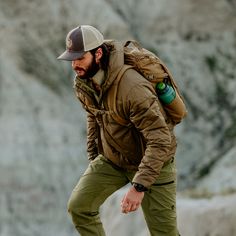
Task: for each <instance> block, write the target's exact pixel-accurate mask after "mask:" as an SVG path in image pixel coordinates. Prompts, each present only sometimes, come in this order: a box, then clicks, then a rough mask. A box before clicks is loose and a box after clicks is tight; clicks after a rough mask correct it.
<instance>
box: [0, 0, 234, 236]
mask: <svg viewBox="0 0 236 236" xmlns="http://www.w3.org/2000/svg"><path fill="white" fill-rule="evenodd" d="M235 6H236V4H235V1H234V0H231V1H230V0H228V1H226V0H225V1H220V0H216V1H212V0H205V1H197V2H195V1H193V0H179V1H170V0H165V1H164V0H147V1H141V0H140V1H137V0H135V1H134V0H129V1H125V0H124V1H123V0H120V1H115V0H106V1H105V0H91V1H87V0H79V1H77V0H70V1H67V0H61V1H55V0H50V1H49V0H42V1H40V2H37V1H31V0H22V1H19V2H15V1H13V0H8V1H1V2H0V44H1V50H0V132H1V136H0V150H1V151H0V173H1V178H0V188H1V193H0V209H1V210H0V235H1V236H12V235H17V236H21V235H22V236H27V235H30V236H31V235H59V236H60V235H61V236H64V235H68V234H70V235H76V233H75V232H74V229H73V226H72V225H71V224H70V220H69V219H68V216H67V213H66V201H67V199H68V197H69V194H70V191H71V189H72V188H73V186H74V184H75V183H76V182H77V180H78V178H79V176H80V174H81V171H82V170H83V169H84V168H85V166H86V165H87V161H86V148H85V144H86V140H85V132H86V124H85V114H84V112H83V111H82V109H81V106H80V104H79V103H78V102H77V101H76V99H75V96H74V94H73V90H72V78H73V73H72V72H71V69H70V65H69V64H68V63H63V62H58V61H57V60H56V57H57V56H58V55H59V54H60V53H61V52H62V51H63V50H64V39H65V35H66V33H67V32H68V31H69V30H70V29H71V28H73V27H75V26H77V25H78V24H92V25H94V26H97V27H98V28H99V29H100V30H101V31H102V32H103V33H104V34H105V36H106V37H107V38H117V39H122V40H125V39H130V38H135V39H137V40H139V41H140V42H141V43H142V44H143V45H144V46H145V47H147V48H148V49H150V50H152V51H154V52H156V53H157V54H158V55H159V56H160V57H161V58H162V59H163V60H164V61H165V62H166V63H167V65H168V66H169V68H170V69H171V71H172V73H173V74H174V75H175V77H176V81H177V83H178V84H179V86H180V88H181V90H182V92H183V95H184V97H185V100H186V103H187V106H188V110H189V115H188V117H187V119H186V120H185V121H184V122H183V123H182V124H181V125H179V126H178V127H177V129H176V133H177V136H178V139H179V150H178V153H177V160H178V167H179V177H180V181H179V183H180V184H179V186H180V187H181V188H186V187H187V186H194V185H196V183H198V186H199V188H200V189H198V191H200V192H203V189H207V191H209V192H211V193H212V192H214V193H216V192H217V193H220V192H221V191H222V190H221V189H219V188H218V189H217V191H215V189H216V188H214V191H213V189H211V188H209V186H211V183H212V181H213V179H215V178H217V177H216V176H218V175H220V174H219V173H221V172H220V169H221V168H220V167H221V164H222V160H223V159H222V157H223V155H224V154H225V153H226V152H227V150H229V149H231V147H233V146H234V144H235V137H236V133H235V126H236V123H235V120H236V117H235V113H234V112H233V111H234V110H235V104H236V96H235V92H234V90H235V88H236V84H235V83H236V82H235V65H236V57H235V55H236V29H235V28H236V24H235V23H236V22H235V21H236V13H235V12H236V8H235ZM231 153H234V151H233V150H232V152H231ZM229 156H230V157H231V156H233V154H228V155H227V158H228V159H227V160H228V161H226V162H224V161H223V163H227V164H226V165H225V166H226V167H225V168H226V170H225V172H224V173H226V172H227V170H228V168H227V166H231V167H232V166H233V165H234V164H233V163H234V162H233V158H229ZM219 160H221V161H220V162H219ZM213 164H215V167H214V165H213ZM213 167H214V169H213ZM211 169H212V173H211V175H210V177H209V178H208V173H209V172H211ZM232 172H233V171H232ZM227 173H228V172H227ZM212 176H213V177H212ZM202 177H204V181H203V182H202V180H201V179H202ZM218 178H220V177H218ZM227 179H231V177H230V175H229V176H228V177H227ZM199 181H200V182H199ZM225 181H226V180H225ZM216 185H217V184H216ZM224 186H225V185H224ZM229 189H230V191H234V190H235V186H234V185H233V184H230V185H229V186H228V187H227V189H226V190H225V189H224V192H229V191H228V190H229ZM204 191H205V190H204ZM117 220H118V221H119V218H117ZM130 235H132V233H130Z"/></svg>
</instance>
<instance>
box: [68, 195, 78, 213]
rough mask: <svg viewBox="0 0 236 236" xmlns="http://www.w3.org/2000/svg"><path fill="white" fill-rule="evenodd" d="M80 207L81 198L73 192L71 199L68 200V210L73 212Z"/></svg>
mask: <svg viewBox="0 0 236 236" xmlns="http://www.w3.org/2000/svg"><path fill="white" fill-rule="evenodd" d="M79 209H80V201H79V198H78V197H77V198H76V197H75V196H74V195H73V193H72V194H71V196H70V198H69V200H68V202H67V210H68V212H69V213H72V212H75V211H76V212H77V211H79Z"/></svg>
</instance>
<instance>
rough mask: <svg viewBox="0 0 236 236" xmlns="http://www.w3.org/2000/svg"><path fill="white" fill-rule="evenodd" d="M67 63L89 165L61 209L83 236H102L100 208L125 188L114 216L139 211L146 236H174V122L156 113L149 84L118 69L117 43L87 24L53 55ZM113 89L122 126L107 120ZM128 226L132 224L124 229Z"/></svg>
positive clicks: (121, 55) (121, 58)
mask: <svg viewBox="0 0 236 236" xmlns="http://www.w3.org/2000/svg"><path fill="white" fill-rule="evenodd" d="M58 59H61V60H67V61H72V68H73V69H74V71H75V72H76V74H77V76H76V78H75V86H74V88H75V92H76V95H77V97H78V99H79V100H80V101H81V103H82V105H83V107H84V109H85V110H86V111H87V150H88V158H89V160H90V164H89V166H88V168H87V170H86V171H85V173H84V174H83V176H82V177H81V178H80V180H79V182H78V184H77V186H76V187H75V188H74V190H73V192H72V194H71V197H70V199H69V202H68V211H69V213H70V214H71V216H72V220H73V223H74V225H75V227H76V229H77V230H78V232H79V233H80V234H81V235H82V236H90V235H91V236H95V235H102V236H103V235H105V231H104V229H103V226H102V223H101V220H100V217H99V208H100V206H101V205H102V204H103V202H104V201H105V200H106V199H107V197H109V196H110V195H111V194H112V193H114V192H115V191H116V190H118V189H120V188H121V187H123V186H125V185H126V184H128V183H131V185H130V187H129V188H128V190H127V193H126V194H125V196H124V197H123V199H122V201H121V211H122V212H123V213H129V212H132V211H136V210H137V209H138V208H139V207H140V206H142V210H143V212H144V216H145V220H146V223H147V226H148V229H149V231H150V234H151V235H152V236H176V235H179V234H178V231H177V227H176V170H175V158H174V155H175V151H176V140H175V136H174V134H173V125H172V124H171V122H169V121H168V119H165V118H166V117H165V118H164V117H163V115H162V113H161V112H160V109H159V103H158V101H157V96H156V93H155V90H154V89H153V87H152V85H150V83H149V82H148V81H147V80H146V79H145V78H144V77H142V76H141V75H140V74H139V73H138V72H136V71H135V70H134V69H132V68H131V69H128V70H126V71H125V73H124V74H123V75H122V78H121V80H120V82H119V85H117V83H116V79H117V76H118V74H119V72H120V71H121V69H122V68H123V66H124V51H123V45H122V44H121V43H119V42H117V41H113V40H110V41H108V40H104V38H103V35H102V34H101V33H100V32H99V31H98V30H97V29H96V28H94V27H92V26H89V25H81V26H79V27H76V28H74V29H72V30H71V31H70V32H69V33H68V35H67V37H66V51H65V52H64V53H63V54H62V55H61V56H59V57H58ZM114 86H118V88H117V104H116V106H117V112H118V113H119V115H120V116H121V117H123V118H124V119H125V120H128V121H129V125H122V124H120V123H119V122H117V121H116V120H115V119H114V116H113V115H112V111H111V110H109V98H111V93H112V92H113V91H114V90H113V89H112V88H114ZM131 227H132V226H131Z"/></svg>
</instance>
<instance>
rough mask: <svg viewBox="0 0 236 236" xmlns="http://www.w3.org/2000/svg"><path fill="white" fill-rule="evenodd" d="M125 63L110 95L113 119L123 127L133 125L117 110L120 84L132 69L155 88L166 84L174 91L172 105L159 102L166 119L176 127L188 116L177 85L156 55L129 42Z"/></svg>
mask: <svg viewBox="0 0 236 236" xmlns="http://www.w3.org/2000/svg"><path fill="white" fill-rule="evenodd" d="M124 62H125V65H124V66H123V67H122V69H121V70H120V72H119V74H118V76H117V78H116V80H115V84H114V85H115V86H113V88H112V89H113V91H112V92H111V93H110V95H111V97H110V99H109V100H108V107H109V110H110V111H111V116H112V117H113V119H114V120H115V121H116V122H118V123H119V124H121V125H124V126H130V125H131V124H130V121H128V120H126V119H124V118H122V117H121V116H119V114H118V112H117V108H116V97H117V89H118V86H119V82H120V80H121V78H122V76H123V74H124V73H125V71H126V70H129V69H131V68H132V69H135V70H136V71H137V72H138V73H140V74H141V75H142V76H143V77H144V78H146V79H147V80H148V81H149V82H150V83H151V84H152V85H153V87H154V88H156V85H157V84H158V83H160V82H165V83H168V84H169V85H170V86H171V87H172V88H173V89H174V91H175V98H174V100H173V101H172V102H171V103H170V104H168V105H166V104H163V103H161V102H160V100H159V99H158V100H157V101H158V103H159V106H160V110H161V112H162V113H163V116H164V117H165V118H169V119H170V120H171V121H172V123H173V124H174V125H176V124H179V123H180V122H181V121H182V119H183V118H184V117H185V116H186V115H187V109H186V106H185V103H184V100H183V97H182V96H181V94H180V91H179V89H178V87H177V84H176V82H175V81H174V79H173V76H172V75H171V73H170V71H169V70H168V68H167V67H166V65H165V64H164V63H163V62H162V61H161V60H160V59H159V58H158V57H157V56H156V55H155V54H154V53H152V52H150V51H148V50H147V49H145V48H143V47H141V46H140V45H139V43H138V42H136V41H127V42H126V43H125V45H124ZM157 96H158V94H157Z"/></svg>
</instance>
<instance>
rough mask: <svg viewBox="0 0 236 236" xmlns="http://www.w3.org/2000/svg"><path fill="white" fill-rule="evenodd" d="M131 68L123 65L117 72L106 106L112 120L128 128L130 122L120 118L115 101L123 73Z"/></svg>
mask: <svg viewBox="0 0 236 236" xmlns="http://www.w3.org/2000/svg"><path fill="white" fill-rule="evenodd" d="M131 68H133V66H131V65H124V66H123V67H122V68H121V70H120V71H119V73H118V75H117V77H116V80H115V82H114V84H113V86H112V87H111V90H110V93H109V98H108V101H107V104H108V108H109V110H110V114H111V116H112V118H113V119H114V120H115V121H116V122H117V123H119V124H120V125H123V126H130V121H128V120H126V119H124V118H122V117H121V116H120V115H119V114H118V111H117V106H116V102H117V101H116V100H117V90H118V87H119V84H120V80H121V78H122V77H123V75H124V73H125V72H126V71H127V70H128V69H131Z"/></svg>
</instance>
